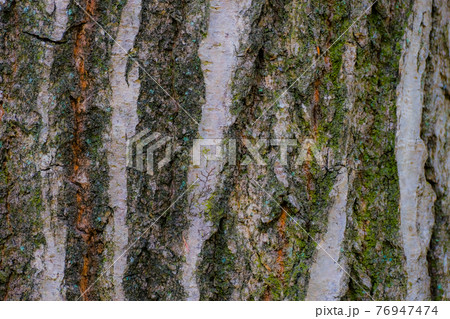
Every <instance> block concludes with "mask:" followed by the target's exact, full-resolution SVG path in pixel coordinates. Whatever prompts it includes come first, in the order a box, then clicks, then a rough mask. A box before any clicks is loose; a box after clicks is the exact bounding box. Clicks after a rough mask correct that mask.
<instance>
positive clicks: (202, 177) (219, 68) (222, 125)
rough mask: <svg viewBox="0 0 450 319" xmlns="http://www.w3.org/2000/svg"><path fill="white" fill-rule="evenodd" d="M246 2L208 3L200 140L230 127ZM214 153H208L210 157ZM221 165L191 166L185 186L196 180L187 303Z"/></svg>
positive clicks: (194, 290) (193, 293) (195, 292)
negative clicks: (204, 88) (232, 85)
mask: <svg viewBox="0 0 450 319" xmlns="http://www.w3.org/2000/svg"><path fill="white" fill-rule="evenodd" d="M249 4H250V0H245V1H236V0H213V1H211V2H210V16H209V26H208V35H207V37H206V39H205V40H203V41H202V43H201V45H200V48H199V56H200V59H201V61H202V70H203V75H204V77H205V85H206V103H205V104H204V105H203V107H202V119H201V122H200V125H199V136H200V138H202V139H221V138H223V134H224V131H225V129H227V128H228V127H229V126H230V124H231V123H232V118H231V116H230V114H229V108H230V105H231V92H230V82H231V77H232V71H233V69H234V67H235V65H236V61H237V57H236V50H237V48H238V47H239V38H240V34H241V32H240V30H242V26H243V12H244V10H245V8H246V7H248V5H249ZM215 151H216V150H215V149H214V148H213V149H211V153H212V154H214V152H215ZM221 170H222V163H220V162H219V161H215V162H213V161H210V162H206V163H203V162H202V163H201V165H199V166H196V167H194V166H191V167H190V169H189V173H188V182H187V184H188V185H191V183H193V182H194V181H195V180H196V179H197V178H199V181H198V182H197V186H196V187H195V188H194V190H193V191H192V193H191V194H190V196H189V203H190V205H189V207H190V209H189V212H188V214H189V216H188V219H189V222H190V227H189V229H188V232H187V234H186V246H187V247H186V249H185V253H186V255H185V257H186V263H185V264H184V265H183V278H182V284H183V286H184V289H185V293H186V295H187V299H188V300H198V299H199V298H200V291H199V289H198V285H197V279H196V273H195V271H196V268H197V262H198V259H199V258H198V257H199V254H200V252H201V249H202V246H203V243H204V242H205V240H207V239H208V238H209V237H210V236H211V232H212V225H211V223H210V222H209V221H207V220H206V219H205V214H206V212H205V211H206V202H207V201H208V199H210V198H211V196H212V195H213V193H214V191H215V189H216V184H217V181H218V175H219V173H220V171H221Z"/></svg>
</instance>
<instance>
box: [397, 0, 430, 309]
mask: <svg viewBox="0 0 450 319" xmlns="http://www.w3.org/2000/svg"><path fill="white" fill-rule="evenodd" d="M431 7H432V0H418V1H416V2H415V4H414V8H413V13H412V15H411V20H410V25H411V27H410V28H409V29H408V30H407V32H406V41H405V44H404V51H403V53H402V57H401V60H400V72H401V78H400V83H399V86H398V88H397V94H398V97H397V118H398V123H397V136H396V149H395V151H396V158H397V167H398V176H399V182H400V216H401V225H400V231H401V235H402V238H403V249H404V253H405V256H406V266H405V269H406V273H407V277H408V284H407V296H406V299H407V300H424V299H428V298H429V297H430V278H429V276H428V265H427V259H426V258H427V250H428V247H429V243H430V238H431V230H432V226H433V224H434V216H433V212H432V209H433V204H434V201H435V199H436V195H435V194H434V192H433V190H432V188H431V186H430V185H429V184H428V182H427V181H426V180H425V175H424V174H425V172H424V164H425V161H426V158H427V151H426V147H425V144H424V142H423V141H422V140H421V138H420V125H421V121H422V109H423V95H424V92H423V84H422V76H423V73H424V71H425V64H426V60H427V56H428V47H429V34H430V30H431Z"/></svg>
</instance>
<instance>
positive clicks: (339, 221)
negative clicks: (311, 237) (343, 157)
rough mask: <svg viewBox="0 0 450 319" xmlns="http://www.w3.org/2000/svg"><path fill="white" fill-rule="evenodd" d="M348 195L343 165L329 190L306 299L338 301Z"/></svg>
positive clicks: (340, 290) (342, 276)
mask: <svg viewBox="0 0 450 319" xmlns="http://www.w3.org/2000/svg"><path fill="white" fill-rule="evenodd" d="M347 195H348V172H347V169H346V168H345V167H344V168H342V169H341V171H340V172H339V175H338V176H337V178H336V182H335V184H334V186H333V189H332V191H331V193H330V198H332V200H334V203H333V205H332V206H331V208H330V210H329V213H328V226H327V232H326V233H325V236H324V238H323V239H322V240H321V241H320V243H319V245H320V246H319V245H318V248H317V253H316V260H315V263H314V264H313V266H312V267H311V271H310V279H309V285H308V292H307V295H306V300H311V301H314V300H339V299H340V297H341V296H342V294H343V288H344V286H345V285H344V281H345V279H346V278H345V272H344V270H343V269H342V268H341V266H339V265H338V264H337V263H336V262H341V261H340V260H339V259H340V256H341V246H342V242H343V240H344V235H345V227H346V225H347V214H346V207H347ZM335 261H336V262H335Z"/></svg>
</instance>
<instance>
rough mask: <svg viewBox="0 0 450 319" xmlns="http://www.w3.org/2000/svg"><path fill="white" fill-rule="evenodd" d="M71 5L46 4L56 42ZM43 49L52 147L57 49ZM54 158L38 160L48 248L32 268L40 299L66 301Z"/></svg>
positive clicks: (65, 0)
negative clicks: (52, 89) (52, 77)
mask: <svg viewBox="0 0 450 319" xmlns="http://www.w3.org/2000/svg"><path fill="white" fill-rule="evenodd" d="M69 2H70V1H69V0H48V1H47V2H46V9H47V13H49V14H54V17H55V20H54V21H53V30H52V33H51V38H52V39H53V40H55V41H59V40H61V39H62V37H63V35H64V32H65V31H66V27H67V21H68V16H67V13H66V9H67V6H68V5H69ZM44 46H45V49H44V55H43V60H42V63H43V69H42V72H41V78H42V86H41V88H40V91H39V95H38V98H37V107H38V111H39V114H40V116H41V120H42V130H41V132H40V134H39V143H40V144H42V145H45V144H47V145H51V144H50V142H51V141H52V140H53V139H54V137H55V135H56V132H55V128H54V127H53V126H52V125H51V123H50V120H49V113H50V111H51V110H52V109H53V108H55V107H56V105H55V103H54V102H53V99H52V98H51V97H52V96H51V93H50V92H49V88H50V87H49V83H50V72H51V68H52V65H53V61H54V49H55V48H54V46H53V45H49V44H44ZM55 156H56V148H55V147H50V146H49V148H48V151H47V152H46V153H45V154H41V155H40V157H39V169H40V172H41V190H42V193H41V196H42V206H43V209H42V211H41V218H42V226H43V233H44V238H45V246H44V247H40V248H39V249H38V250H37V251H36V253H35V259H34V261H33V266H34V267H35V268H36V269H37V276H38V277H39V278H40V280H41V281H40V285H39V292H38V295H39V297H38V298H39V299H41V300H63V299H64V297H65V296H64V291H63V289H62V287H61V284H62V281H63V279H64V269H65V259H66V234H67V226H66V225H65V224H64V223H63V222H62V221H60V220H59V219H58V217H57V216H56V214H57V209H58V202H57V198H58V193H59V190H60V188H61V186H62V184H63V171H62V169H61V168H58V167H57V166H52V164H54V161H55Z"/></svg>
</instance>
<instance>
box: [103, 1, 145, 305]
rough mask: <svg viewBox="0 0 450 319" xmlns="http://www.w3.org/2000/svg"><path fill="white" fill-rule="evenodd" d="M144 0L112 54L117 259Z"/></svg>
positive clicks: (123, 26)
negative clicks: (134, 52)
mask: <svg viewBox="0 0 450 319" xmlns="http://www.w3.org/2000/svg"><path fill="white" fill-rule="evenodd" d="M140 11H141V0H128V1H127V4H126V5H125V7H124V8H123V11H122V16H121V20H120V25H119V29H118V32H117V37H116V39H115V40H116V41H115V43H114V46H113V48H112V57H111V64H110V65H111V75H110V81H111V89H112V97H111V109H112V118H111V123H112V127H111V132H110V136H109V138H110V141H109V145H108V165H109V176H110V182H109V189H108V194H109V199H110V206H111V207H112V208H113V211H114V232H113V235H112V239H113V242H114V259H116V258H117V257H119V256H121V255H122V254H123V253H124V252H125V250H126V247H127V244H128V228H127V225H126V217H127V170H126V165H127V137H132V136H133V135H134V133H135V128H136V126H137V124H138V116H137V113H136V108H137V100H138V97H139V89H140V82H139V69H138V65H137V64H134V65H133V67H132V68H131V70H130V72H129V74H128V83H127V79H126V66H127V61H128V53H127V52H129V51H130V50H131V49H132V48H133V46H134V41H135V38H136V35H137V33H138V31H139V25H140V20H139V17H140ZM126 262H127V258H126V255H124V256H122V257H121V258H120V259H118V260H117V261H116V262H115V263H114V267H113V283H114V297H113V299H115V300H124V299H125V294H124V291H123V286H122V281H123V276H124V273H125V268H126Z"/></svg>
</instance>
